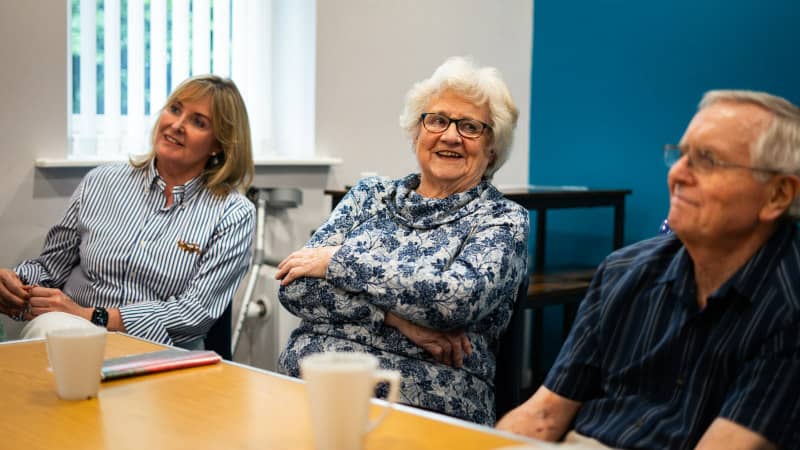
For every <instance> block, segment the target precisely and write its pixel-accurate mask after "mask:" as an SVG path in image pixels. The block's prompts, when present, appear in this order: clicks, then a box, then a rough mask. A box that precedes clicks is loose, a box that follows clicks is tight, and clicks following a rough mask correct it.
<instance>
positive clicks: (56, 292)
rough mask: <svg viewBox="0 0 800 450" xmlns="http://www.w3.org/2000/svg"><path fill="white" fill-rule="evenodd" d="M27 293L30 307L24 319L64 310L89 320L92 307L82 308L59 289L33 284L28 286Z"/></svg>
mask: <svg viewBox="0 0 800 450" xmlns="http://www.w3.org/2000/svg"><path fill="white" fill-rule="evenodd" d="M29 293H30V300H29V302H30V304H31V309H30V311H29V312H28V313H26V315H25V319H26V320H30V319H33V318H34V317H36V316H39V315H42V314H44V313H47V312H52V311H61V312H65V313H68V314H72V315H73V316H78V317H83V318H84V319H86V320H90V319H91V317H92V308H84V307H83V306H81V305H79V304H77V303H75V301H74V300H72V299H71V298H69V297H68V296H67V295H66V294H65V293H64V292H62V291H61V289H51V288H45V287H40V286H33V287H31V288H29Z"/></svg>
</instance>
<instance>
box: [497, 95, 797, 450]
mask: <svg viewBox="0 0 800 450" xmlns="http://www.w3.org/2000/svg"><path fill="white" fill-rule="evenodd" d="M665 160H666V162H667V164H668V165H669V166H670V167H671V169H670V171H669V176H668V178H667V184H668V185H669V193H670V210H669V217H668V219H669V225H670V227H671V228H672V231H673V232H674V234H671V235H665V236H659V237H656V238H653V239H649V240H647V241H644V242H640V243H638V244H635V245H632V246H630V247H627V248H624V249H622V250H619V251H617V252H615V253H613V254H612V255H610V256H609V257H608V258H607V259H606V261H605V262H604V263H603V264H602V265H601V266H600V268H599V269H598V271H597V274H596V276H595V278H594V281H593V282H592V285H591V287H590V289H589V292H588V293H587V295H586V298H585V299H584V301H583V303H582V304H581V306H580V310H579V313H578V317H577V319H576V322H575V325H574V327H573V329H572V332H571V334H570V336H569V338H568V339H567V342H566V343H565V344H564V347H563V348H562V350H561V353H560V354H559V356H558V359H557V361H556V362H555V364H554V366H553V368H552V370H551V371H550V373H549V374H548V376H547V379H546V380H545V382H544V385H543V386H542V387H540V388H539V389H538V390H537V391H536V393H535V394H534V395H533V396H532V397H531V398H530V399H528V400H527V401H526V402H525V403H523V404H522V405H521V406H520V407H518V408H517V409H515V410H513V411H512V412H510V413H509V414H508V415H506V416H505V417H504V418H503V419H502V420H501V421H500V422H499V423H498V425H497V427H498V428H500V429H504V430H509V431H512V432H516V433H520V434H525V435H528V436H532V437H536V438H541V439H546V440H557V439H559V438H561V437H562V436H563V435H564V433H565V432H567V430H568V428H570V426H572V427H574V430H573V431H571V432H570V434H569V435H568V436H567V437H568V438H569V439H572V438H573V437H575V436H577V438H578V439H586V440H592V441H593V442H594V443H595V444H596V445H599V446H601V447H602V446H604V445H607V446H612V447H619V448H658V449H686V448H699V449H773V448H776V447H780V448H800V237H798V233H797V229H796V226H795V223H794V221H793V217H797V215H798V213H800V208H798V207H799V206H800V205H798V202H797V194H798V190H799V189H800V180H799V179H798V175H797V174H798V173H800V110H798V108H797V107H796V106H794V105H792V104H791V103H789V102H787V101H785V100H784V99H782V98H778V97H774V96H771V95H768V94H763V93H755V92H748V91H711V92H708V93H707V94H706V95H705V96H704V97H703V100H702V102H701V103H700V108H699V111H698V113H697V115H696V116H695V117H694V119H693V120H692V122H691V123H690V124H689V127H688V128H687V130H686V133H685V134H684V136H683V139H682V140H681V143H680V145H679V146H667V147H666V148H665Z"/></svg>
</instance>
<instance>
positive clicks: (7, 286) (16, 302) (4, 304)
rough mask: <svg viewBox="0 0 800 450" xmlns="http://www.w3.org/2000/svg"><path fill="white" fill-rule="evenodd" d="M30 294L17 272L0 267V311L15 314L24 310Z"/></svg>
mask: <svg viewBox="0 0 800 450" xmlns="http://www.w3.org/2000/svg"><path fill="white" fill-rule="evenodd" d="M29 297H30V295H29V294H28V291H27V290H26V289H25V285H24V284H23V283H22V280H20V279H19V276H17V273H16V272H14V271H13V270H9V269H0V313H3V314H7V315H9V316H17V315H19V314H20V313H21V312H23V311H25V309H26V308H27V306H28V298H29Z"/></svg>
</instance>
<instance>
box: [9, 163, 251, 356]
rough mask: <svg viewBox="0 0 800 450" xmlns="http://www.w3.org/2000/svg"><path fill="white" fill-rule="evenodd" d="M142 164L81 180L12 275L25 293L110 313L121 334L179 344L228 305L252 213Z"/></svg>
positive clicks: (105, 169) (241, 203)
mask: <svg viewBox="0 0 800 450" xmlns="http://www.w3.org/2000/svg"><path fill="white" fill-rule="evenodd" d="M165 187H166V184H165V183H164V180H163V179H162V178H161V177H160V176H159V175H158V172H157V170H156V169H155V166H154V165H153V164H151V165H150V166H148V167H146V168H144V169H135V168H133V167H131V166H130V165H128V164H125V163H117V164H109V165H105V166H101V167H97V168H96V169H93V170H92V171H90V172H89V173H88V174H87V175H86V177H84V179H83V180H82V181H81V183H80V185H79V186H78V189H77V190H76V191H75V193H74V194H73V195H72V199H71V200H70V204H69V207H68V209H67V211H66V213H65V214H64V217H63V218H62V219H61V221H60V222H58V223H57V224H56V225H55V226H53V227H52V228H51V229H50V231H49V233H48V234H47V238H46V240H45V244H44V249H43V250H42V254H41V255H40V256H39V257H37V258H34V259H31V260H27V261H24V262H22V263H20V264H19V265H18V266H17V267H16V269H15V270H16V272H17V273H18V274H19V276H20V278H21V279H22V280H23V281H24V282H27V283H29V284H39V285H41V286H45V287H52V288H60V289H62V290H63V291H64V293H65V294H66V295H68V296H69V297H70V298H72V299H73V300H75V301H76V302H77V303H78V304H80V305H83V306H103V307H107V308H119V310H120V314H121V316H122V321H123V323H124V325H125V328H126V330H127V332H128V333H129V334H131V335H133V336H138V337H142V338H146V339H150V340H153V341H155V342H160V343H163V344H175V345H182V344H183V345H185V344H189V343H192V342H194V341H196V340H198V339H200V338H202V337H203V336H205V334H206V333H207V332H208V329H209V328H210V327H211V325H212V324H213V323H214V321H215V320H216V319H217V318H218V317H219V316H220V315H221V314H222V312H223V311H224V310H225V308H226V307H227V306H228V304H229V303H230V301H231V299H232V298H233V295H234V292H235V291H236V288H237V286H238V284H239V282H240V281H241V280H242V277H243V276H244V274H245V272H246V271H247V267H248V264H249V262H250V255H251V252H252V241H253V226H254V220H255V214H254V212H255V211H254V207H253V204H252V203H251V202H250V201H249V200H247V198H246V197H244V196H243V195H241V194H240V193H238V192H231V193H229V194H227V195H224V196H215V195H213V194H212V193H211V192H210V191H209V190H208V189H206V188H205V185H204V183H203V180H202V178H201V177H197V178H194V179H192V180H190V181H189V182H187V183H186V184H184V185H182V186H175V187H174V188H173V194H172V195H173V200H174V201H173V204H172V205H171V206H170V207H165V206H164V204H165V197H164V189H165Z"/></svg>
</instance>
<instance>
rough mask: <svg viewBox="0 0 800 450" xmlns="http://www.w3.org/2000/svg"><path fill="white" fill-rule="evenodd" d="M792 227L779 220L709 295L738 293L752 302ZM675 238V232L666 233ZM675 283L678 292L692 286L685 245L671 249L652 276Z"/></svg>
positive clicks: (772, 268)
mask: <svg viewBox="0 0 800 450" xmlns="http://www.w3.org/2000/svg"><path fill="white" fill-rule="evenodd" d="M795 233H796V227H795V225H794V223H793V222H791V221H789V220H784V221H781V222H780V223H779V224H778V228H777V229H776V230H775V232H774V233H772V236H770V238H769V239H767V242H766V243H764V245H762V246H761V248H760V249H758V251H756V253H755V254H754V255H753V256H752V257H751V258H750V259H749V260H748V261H747V262H746V263H745V264H744V265H743V266H742V267H741V268H739V270H737V271H736V273H734V274H733V276H731V278H729V279H728V280H727V281H726V282H725V283H723V284H722V286H720V287H719V289H717V290H716V291H715V292H713V293H712V294H711V296H710V298H711V299H714V298H725V297H731V298H733V297H739V298H741V299H742V300H745V301H748V302H749V303H752V302H753V301H755V300H757V299H758V295H757V294H758V292H763V291H762V289H763V288H764V287H765V286H764V283H766V282H767V279H768V277H769V276H770V274H771V273H772V272H773V271H774V270H775V269H776V265H777V264H778V263H779V261H780V259H781V254H782V252H783V250H784V249H785V248H787V247H788V246H789V243H790V242H791V241H792V240H793V239H794V235H795ZM670 238H672V239H676V240H677V239H678V238H677V236H670ZM667 282H673V283H677V284H676V285H675V286H674V288H675V289H678V291H679V292H688V291H687V290H686V289H691V290H694V289H695V286H694V264H693V263H692V259H691V258H690V257H689V253H688V252H687V251H686V247H683V246H681V248H680V249H679V250H678V251H677V252H676V253H675V257H674V258H672V261H670V263H669V265H668V266H667V268H666V270H664V273H663V274H661V276H659V277H658V278H657V279H656V283H667ZM682 297H686V298H687V299H688V301H691V302H694V301H695V299H694V298H693V297H692V298H689V297H690V296H682Z"/></svg>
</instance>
